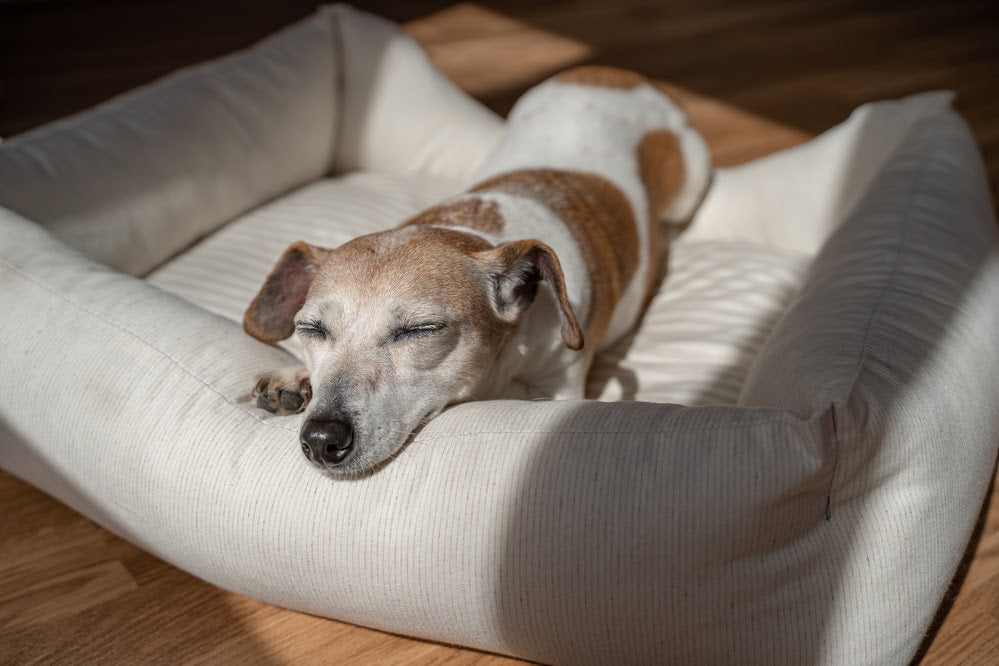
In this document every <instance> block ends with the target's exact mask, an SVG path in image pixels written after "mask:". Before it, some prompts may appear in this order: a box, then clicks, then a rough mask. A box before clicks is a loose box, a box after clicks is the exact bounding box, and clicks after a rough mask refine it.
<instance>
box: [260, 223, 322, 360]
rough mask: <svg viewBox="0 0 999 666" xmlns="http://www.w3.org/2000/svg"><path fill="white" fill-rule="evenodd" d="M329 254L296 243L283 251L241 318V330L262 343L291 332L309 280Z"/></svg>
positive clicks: (309, 283) (274, 340)
mask: <svg viewBox="0 0 999 666" xmlns="http://www.w3.org/2000/svg"><path fill="white" fill-rule="evenodd" d="M329 253H330V250H327V249H326V248H321V247H315V246H313V245H309V244H308V243H303V242H301V241H300V242H298V243H295V244H294V245H292V246H291V247H289V248H288V249H287V250H285V252H284V254H283V255H281V258H280V259H279V260H278V262H277V265H276V266H275V267H274V270H273V271H271V274H270V275H269V276H268V277H267V281H266V282H264V286H263V287H261V288H260V292H259V293H258V294H257V296H256V298H254V299H253V302H252V303H250V307H249V308H247V310H246V315H244V316H243V328H244V329H245V330H246V332H247V333H249V334H250V335H252V336H253V337H255V338H256V339H257V340H261V341H263V342H277V341H278V340H284V339H285V338H287V337H290V336H291V334H292V333H294V332H295V314H296V313H297V312H298V311H299V310H301V309H302V305H304V304H305V297H306V295H307V294H308V293H309V286H310V285H311V284H312V278H314V277H315V276H316V270H317V268H318V267H319V264H321V263H322V262H323V260H324V259H325V258H326V256H327V255H328V254H329Z"/></svg>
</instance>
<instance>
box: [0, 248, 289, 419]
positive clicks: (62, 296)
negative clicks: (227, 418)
mask: <svg viewBox="0 0 999 666" xmlns="http://www.w3.org/2000/svg"><path fill="white" fill-rule="evenodd" d="M0 264H3V265H4V266H5V267H7V268H9V269H10V270H12V271H14V272H15V273H17V274H18V275H20V276H21V277H23V278H25V279H27V280H28V281H30V282H32V283H34V284H36V285H37V286H39V287H41V288H42V289H44V290H45V291H47V292H49V293H50V294H52V295H53V296H55V297H57V298H59V299H60V300H62V301H63V302H65V303H68V304H70V305H72V306H74V307H75V308H77V309H79V310H82V311H83V312H86V313H87V314H89V315H91V316H94V317H97V318H98V319H99V320H101V321H103V322H104V323H105V324H107V325H109V326H111V327H112V328H115V329H117V330H119V331H121V332H122V333H125V334H127V335H129V336H130V337H132V338H133V339H135V340H136V341H138V342H139V343H140V344H142V345H143V346H145V347H147V348H149V349H152V350H154V351H156V352H157V353H159V354H160V355H161V356H163V357H164V358H166V359H167V360H169V361H170V362H171V363H173V365H174V366H176V367H177V368H180V369H181V370H183V371H184V373H185V374H187V376H189V377H191V378H192V379H195V380H197V381H198V382H199V383H200V384H201V385H202V386H204V387H205V388H207V389H209V390H210V391H211V392H212V393H214V394H215V395H217V396H218V397H220V398H221V399H222V400H223V401H224V402H225V403H226V404H227V405H230V406H232V407H235V408H237V409H238V410H239V411H240V412H241V413H243V414H245V415H246V416H249V417H251V418H253V419H255V420H257V421H259V422H260V423H263V424H264V425H267V426H270V427H272V428H279V429H281V430H286V431H289V432H294V429H292V428H288V427H286V426H283V425H280V424H277V423H273V422H271V421H269V420H266V419H264V418H262V417H260V416H257V415H256V414H254V413H253V412H251V411H250V410H245V409H242V407H241V406H240V403H236V402H233V401H232V400H230V399H229V398H227V397H226V396H225V395H224V394H223V393H222V392H221V391H219V390H218V389H217V388H215V387H214V386H212V385H211V384H210V383H209V382H207V381H206V380H204V379H203V378H201V377H200V376H198V375H197V374H196V373H195V372H194V371H193V370H191V369H190V368H188V367H187V366H185V365H184V364H183V363H182V362H181V361H180V360H179V359H177V358H175V357H174V356H173V355H171V354H170V353H169V352H167V351H166V350H163V349H160V348H159V347H157V346H156V345H154V344H152V343H151V342H149V341H148V340H146V339H145V338H143V337H142V336H140V335H138V334H137V333H135V332H134V331H130V330H129V329H127V328H125V327H124V326H122V325H121V324H119V323H118V322H116V321H113V320H111V319H108V318H107V317H105V316H104V315H102V314H101V313H100V312H96V311H95V310H92V309H90V308H88V307H87V306H85V305H83V304H82V303H80V302H79V301H76V300H74V299H72V298H69V297H68V296H66V295H65V294H63V293H61V292H59V291H57V290H55V289H54V288H52V287H50V286H49V285H47V284H45V283H44V282H42V281H41V280H39V279H38V278H36V277H35V276H33V275H30V274H28V273H26V272H25V271H23V270H22V269H21V268H20V267H18V266H15V265H14V264H12V263H10V262H9V261H8V260H7V259H4V258H0Z"/></svg>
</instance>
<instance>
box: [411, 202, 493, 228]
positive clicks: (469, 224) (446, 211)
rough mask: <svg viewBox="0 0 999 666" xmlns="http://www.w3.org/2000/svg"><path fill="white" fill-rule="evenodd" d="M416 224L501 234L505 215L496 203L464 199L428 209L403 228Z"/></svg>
mask: <svg viewBox="0 0 999 666" xmlns="http://www.w3.org/2000/svg"><path fill="white" fill-rule="evenodd" d="M414 224H415V225H421V226H433V227H465V228H467V229H474V230H476V231H481V232H482V233H484V234H500V233H502V232H503V215H502V214H501V213H500V210H499V206H498V205H496V202H494V201H482V200H481V199H473V198H463V199H460V200H458V201H452V202H448V203H443V204H440V205H439V206H434V207H433V208H430V209H427V210H425V211H423V212H422V213H420V214H419V215H417V216H416V217H414V218H412V219H410V220H407V221H406V222H404V223H403V224H402V226H404V227H405V226H409V225H414Z"/></svg>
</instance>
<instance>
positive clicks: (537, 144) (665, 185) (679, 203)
mask: <svg viewBox="0 0 999 666" xmlns="http://www.w3.org/2000/svg"><path fill="white" fill-rule="evenodd" d="M708 160H709V154H708V151H707V148H706V146H705V145H704V142H703V139H702V138H701V137H700V135H699V134H697V133H696V132H694V131H692V130H691V129H690V128H689V126H688V124H687V119H686V116H685V115H684V113H683V112H682V111H681V110H680V109H679V108H678V107H677V106H676V104H675V103H674V102H673V101H672V100H671V99H670V98H669V97H667V96H666V95H665V93H664V92H663V91H662V90H660V89H659V88H658V87H657V86H656V85H655V84H653V83H651V82H649V81H648V80H647V79H645V78H644V77H643V76H641V75H639V74H636V73H634V72H629V71H625V70H619V69H615V68H610V67H596V66H586V67H578V68H575V69H571V70H568V71H566V72H563V73H562V74H559V75H557V76H555V77H553V78H552V79H550V80H548V81H546V82H544V83H542V84H540V85H538V86H536V87H534V88H533V89H532V90H530V91H529V92H528V93H527V94H525V95H524V96H523V97H522V98H521V99H520V100H519V101H518V102H517V104H516V105H515V106H514V108H513V110H512V111H511V112H510V116H509V119H508V129H507V131H506V132H505V134H504V137H503V139H502V140H501V142H500V144H499V146H498V147H497V148H496V150H494V152H493V153H492V154H491V155H490V157H489V158H488V159H487V160H486V162H485V163H484V164H483V165H482V166H481V167H480V168H479V169H478V171H477V172H476V174H475V178H474V182H477V183H479V185H478V186H476V187H475V188H474V189H473V192H475V193H477V194H480V195H483V196H489V194H490V193H492V194H493V195H494V196H503V195H505V196H511V195H512V196H520V197H521V198H523V199H525V200H534V201H542V202H545V201H546V202H547V205H548V206H549V207H554V208H558V209H559V210H557V211H556V213H558V217H560V218H561V219H562V221H563V223H564V224H565V225H566V226H568V233H565V232H563V231H562V230H561V229H559V228H558V225H542V226H539V225H535V224H532V225H531V227H530V228H524V229H508V230H506V232H505V233H503V234H502V236H503V237H506V238H514V237H517V235H518V234H521V235H520V237H535V238H538V239H539V240H542V241H544V242H545V243H547V244H549V245H550V246H551V247H552V248H553V249H554V250H555V253H556V254H557V255H558V256H559V258H560V259H561V260H562V263H563V265H567V273H568V272H570V271H572V270H573V268H574V266H573V265H574V264H577V265H578V268H579V269H580V270H581V271H582V274H583V275H585V276H588V277H589V278H590V282H591V285H590V286H589V288H588V289H587V288H579V289H575V290H574V289H573V286H574V285H573V284H572V283H571V281H570V283H569V284H568V285H567V288H569V289H570V294H569V296H570V300H573V299H574V298H576V299H578V301H579V302H578V307H579V308H580V309H581V310H582V312H580V311H577V315H578V316H579V317H580V318H581V319H586V320H589V321H590V323H591V324H592V325H591V326H584V328H588V329H590V330H588V331H587V333H588V337H589V338H590V339H594V340H599V341H600V342H601V345H600V346H606V345H609V344H613V343H614V342H615V341H617V340H618V339H620V338H621V337H622V336H623V335H624V334H625V333H627V331H628V330H629V329H630V328H631V327H632V326H633V325H634V323H635V321H636V319H637V318H638V316H639V315H640V313H641V309H642V307H643V305H644V303H645V300H646V296H647V294H648V290H649V287H650V286H651V284H652V282H653V281H654V279H655V278H656V275H657V269H658V258H659V254H660V252H661V235H660V230H661V224H662V222H665V221H682V220H684V219H685V218H686V217H688V216H689V215H690V214H691V213H692V212H693V210H694V208H695V207H696V205H697V204H698V203H699V202H700V199H701V197H702V195H703V192H704V190H705V188H706V186H707V174H708V173H709V171H710V170H709V169H708V168H707V162H708ZM512 217H513V216H506V219H507V220H510V219H512ZM573 291H577V292H580V293H578V294H577V293H573ZM587 292H590V293H589V297H588V294H587ZM593 292H595V293H593ZM590 302H592V303H593V305H594V306H595V307H591V305H590ZM574 305H577V302H576V301H574Z"/></svg>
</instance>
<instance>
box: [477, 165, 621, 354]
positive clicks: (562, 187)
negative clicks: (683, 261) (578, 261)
mask: <svg viewBox="0 0 999 666" xmlns="http://www.w3.org/2000/svg"><path fill="white" fill-rule="evenodd" d="M472 191H473V192H484V191H492V192H504V193H506V194H511V195H514V196H519V197H524V198H527V199H533V200H535V201H538V202H539V203H541V204H543V205H544V206H547V207H548V208H550V209H551V210H552V211H553V212H554V213H555V214H556V215H558V216H559V218H561V219H562V220H563V222H564V223H565V225H566V227H567V228H568V230H569V232H570V233H571V234H572V237H573V240H574V241H575V242H576V244H577V245H578V246H579V249H580V251H581V252H582V255H583V259H584V261H585V262H586V267H587V270H588V272H589V274H590V283H591V290H592V307H591V308H590V312H589V313H588V316H587V318H586V324H585V329H586V337H587V338H588V339H591V340H595V341H596V340H600V339H601V338H602V337H603V334H604V331H606V329H607V324H608V323H609V322H610V317H611V314H612V313H613V311H614V307H615V305H616V304H617V301H618V299H620V297H621V294H622V293H623V292H624V289H625V288H626V287H627V285H628V282H629V281H630V280H631V277H632V275H634V272H635V266H636V264H637V261H638V246H639V241H638V230H637V228H636V226H635V216H634V213H633V212H632V210H631V205H630V204H629V203H628V199H627V197H625V195H624V193H622V192H621V190H619V189H618V188H617V187H616V186H615V185H614V184H613V183H611V182H610V181H608V180H606V179H604V178H601V177H600V176H597V175H594V174H588V173H579V172H573V171H556V170H553V169H525V170H522V171H514V172H511V173H506V174H501V175H499V176H496V177H495V178H492V179H490V180H487V181H486V182H484V183H481V184H479V185H477V186H476V187H475V188H473V190H472ZM590 349H594V350H595V349H596V347H595V346H593V347H590Z"/></svg>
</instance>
